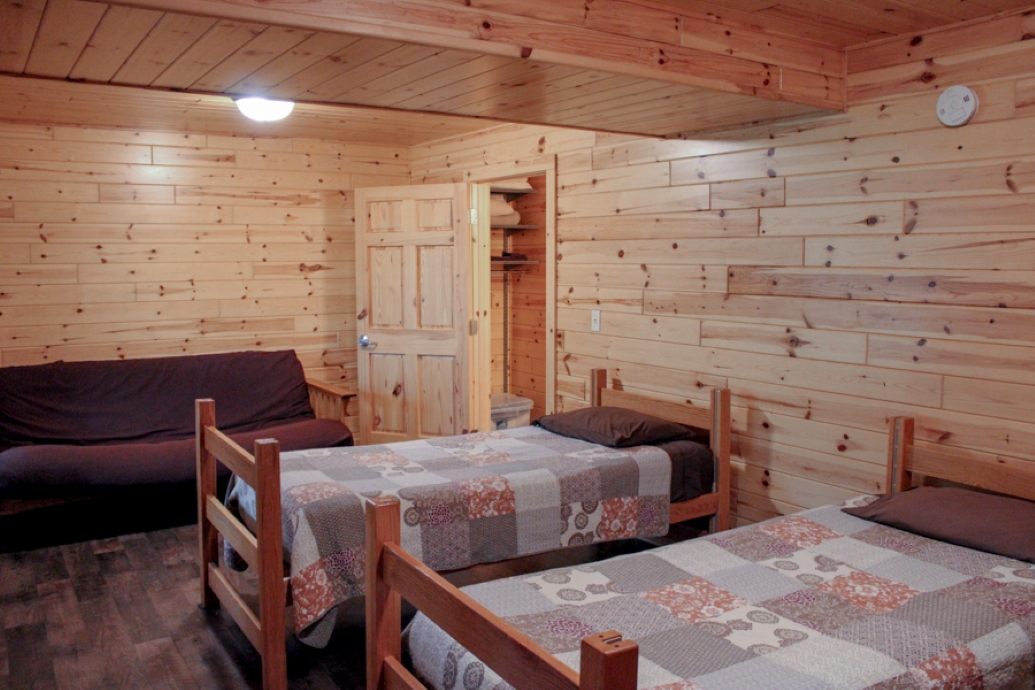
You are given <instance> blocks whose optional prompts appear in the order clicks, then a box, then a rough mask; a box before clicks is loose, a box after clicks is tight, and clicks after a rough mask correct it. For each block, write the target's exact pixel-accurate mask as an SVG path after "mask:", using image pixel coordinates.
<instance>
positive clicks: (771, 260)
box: [557, 237, 802, 266]
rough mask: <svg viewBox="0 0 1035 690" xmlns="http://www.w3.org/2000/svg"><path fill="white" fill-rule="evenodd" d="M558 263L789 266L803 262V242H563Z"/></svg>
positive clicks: (752, 240)
mask: <svg viewBox="0 0 1035 690" xmlns="http://www.w3.org/2000/svg"><path fill="white" fill-rule="evenodd" d="M558 251H559V252H560V256H558V257H557V261H558V263H559V264H560V265H562V266H563V265H567V264H620V263H625V264H634V265H639V264H648V265H651V264H658V265H660V264H687V263H698V262H701V263H706V264H727V265H733V264H751V265H756V266H769V265H776V266H787V265H792V266H793V265H798V264H800V263H801V256H802V241H801V240H800V239H796V238H793V237H785V238H780V239H773V240H758V239H749V238H743V239H742V238H734V239H728V240H723V239H690V240H682V241H679V240H667V239H666V240H596V241H593V240H590V241H562V242H561V243H560V244H559V247H558ZM561 262H563V263H561Z"/></svg>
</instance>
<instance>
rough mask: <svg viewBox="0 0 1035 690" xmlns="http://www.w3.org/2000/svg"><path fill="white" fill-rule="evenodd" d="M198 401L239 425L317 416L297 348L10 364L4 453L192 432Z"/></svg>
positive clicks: (224, 424)
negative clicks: (21, 448) (30, 447)
mask: <svg viewBox="0 0 1035 690" xmlns="http://www.w3.org/2000/svg"><path fill="white" fill-rule="evenodd" d="M197 398H213V399H214V400H215V401H216V421H217V423H218V425H219V428H220V429H222V430H226V431H229V432H237V431H252V430H255V429H261V428H262V427H263V426H265V425H268V424H270V423H275V422H286V421H292V420H296V419H307V418H312V417H313V416H314V415H313V410H312V407H311V406H310V405H309V392H308V388H307V386H306V382H305V374H304V373H303V371H302V364H301V362H299V361H298V357H297V356H296V355H295V353H294V352H293V351H290V350H288V351H284V352H234V353H228V354H217V355H193V356H185V357H161V358H155V359H134V360H116V361H108V362H55V363H53V364H41V365H36V366H26V367H0V450H2V449H4V448H8V447H13V446H25V445H37V444H75V445H94V444H101V443H130V442H139V441H162V440H168V439H178V438H187V437H189V436H192V435H193V434H194V401H195V400H196V399H197Z"/></svg>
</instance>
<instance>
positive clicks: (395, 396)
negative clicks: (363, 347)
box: [370, 353, 406, 434]
mask: <svg viewBox="0 0 1035 690" xmlns="http://www.w3.org/2000/svg"><path fill="white" fill-rule="evenodd" d="M404 359H405V357H404V356H403V355H386V354H380V353H373V354H371V355H370V397H371V402H372V403H373V419H372V420H371V427H372V428H373V429H374V430H376V431H379V432H386V433H396V434H401V433H404V432H405V431H406V385H405V378H406V363H405V361H404Z"/></svg>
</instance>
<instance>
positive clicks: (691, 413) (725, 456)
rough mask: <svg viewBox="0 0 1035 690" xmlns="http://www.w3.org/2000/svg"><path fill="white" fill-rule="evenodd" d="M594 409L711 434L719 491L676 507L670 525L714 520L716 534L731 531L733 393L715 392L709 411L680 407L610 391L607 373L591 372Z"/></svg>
mask: <svg viewBox="0 0 1035 690" xmlns="http://www.w3.org/2000/svg"><path fill="white" fill-rule="evenodd" d="M589 384H590V399H589V401H590V405H592V406H593V407H600V406H606V407H623V408H625V409H628V410H635V411H636V412H643V413H644V414H650V415H654V416H655V417H661V418H663V419H667V420H669V421H672V422H679V423H680V424H685V425H687V426H692V427H696V428H698V429H706V430H708V432H709V433H710V438H709V442H708V443H709V448H711V451H712V454H713V455H714V456H715V490H714V491H712V492H711V493H707V494H702V495H701V496H698V497H697V498H693V499H690V500H689V501H680V502H678V503H672V504H670V507H669V518H668V521H669V523H670V524H671V523H676V522H683V521H684V520H693V519H694V518H699V517H705V516H709V515H710V516H713V520H712V531H713V532H724V531H726V530H728V529H729V528H730V392H729V390H728V389H726V388H714V389H712V395H711V404H710V405H709V406H708V407H701V406H699V405H693V404H692V403H690V402H686V403H678V402H670V401H668V400H657V399H655V398H650V397H647V396H645V395H639V394H637V393H628V392H626V391H623V390H618V389H615V388H608V387H607V369H593V370H591V371H590V372H589Z"/></svg>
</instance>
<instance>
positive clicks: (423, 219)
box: [417, 199, 453, 232]
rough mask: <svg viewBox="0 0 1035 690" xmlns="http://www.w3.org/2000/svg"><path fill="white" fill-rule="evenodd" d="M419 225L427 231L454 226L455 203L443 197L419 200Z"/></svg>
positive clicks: (447, 228) (419, 227)
mask: <svg viewBox="0 0 1035 690" xmlns="http://www.w3.org/2000/svg"><path fill="white" fill-rule="evenodd" d="M417 209H418V214H417V227H418V229H420V230H423V231H425V232H427V231H431V230H449V229H451V228H452V227H453V205H452V204H451V203H450V202H448V201H446V200H443V199H436V200H434V201H420V202H417Z"/></svg>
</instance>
